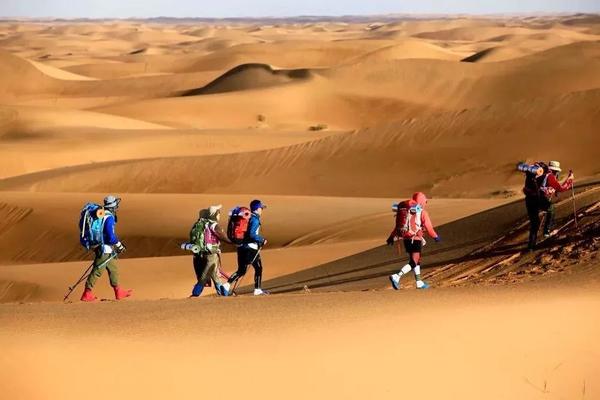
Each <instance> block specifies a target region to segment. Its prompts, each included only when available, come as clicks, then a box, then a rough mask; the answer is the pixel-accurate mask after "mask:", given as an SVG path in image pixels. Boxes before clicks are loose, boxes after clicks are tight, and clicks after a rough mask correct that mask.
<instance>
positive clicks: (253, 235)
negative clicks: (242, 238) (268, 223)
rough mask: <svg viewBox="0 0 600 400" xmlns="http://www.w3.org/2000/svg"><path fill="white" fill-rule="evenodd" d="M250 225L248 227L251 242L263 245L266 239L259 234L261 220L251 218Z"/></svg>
mask: <svg viewBox="0 0 600 400" xmlns="http://www.w3.org/2000/svg"><path fill="white" fill-rule="evenodd" d="M249 225H250V226H248V237H249V238H250V242H251V243H254V242H256V243H258V244H260V245H262V244H263V243H264V242H265V238H264V237H262V236H260V235H259V233H258V229H259V228H260V221H259V219H258V218H256V217H254V216H253V217H252V218H250V222H249Z"/></svg>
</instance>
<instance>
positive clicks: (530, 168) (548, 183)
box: [517, 161, 574, 251]
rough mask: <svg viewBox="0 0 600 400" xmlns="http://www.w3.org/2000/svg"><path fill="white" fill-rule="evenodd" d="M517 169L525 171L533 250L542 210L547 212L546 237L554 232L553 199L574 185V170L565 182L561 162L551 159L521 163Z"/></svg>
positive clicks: (545, 220) (530, 237)
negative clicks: (562, 179)
mask: <svg viewBox="0 0 600 400" xmlns="http://www.w3.org/2000/svg"><path fill="white" fill-rule="evenodd" d="M517 169H518V170H519V171H521V172H524V173H525V186H524V187H523V193H524V194H525V207H526V208H527V215H528V217H529V222H530V228H529V241H528V244H527V248H528V249H529V250H530V251H531V250H534V249H535V246H536V243H537V235H538V230H539V228H540V225H541V219H540V212H544V213H545V217H544V218H545V219H544V227H543V229H544V230H543V232H544V237H545V238H548V237H550V235H551V234H552V225H553V223H554V205H553V204H552V200H553V199H554V197H556V196H557V195H558V193H560V192H565V191H567V190H569V189H571V188H572V187H573V180H574V175H573V171H569V175H568V176H567V179H565V181H564V182H563V183H560V182H559V180H558V179H559V177H560V173H561V172H562V168H561V166H560V162H558V161H550V162H548V164H546V163H544V162H536V163H534V164H527V163H519V164H518V165H517Z"/></svg>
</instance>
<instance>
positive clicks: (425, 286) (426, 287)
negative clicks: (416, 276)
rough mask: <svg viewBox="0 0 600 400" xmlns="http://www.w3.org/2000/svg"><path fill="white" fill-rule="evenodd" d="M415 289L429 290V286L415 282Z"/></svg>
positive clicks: (421, 282)
mask: <svg viewBox="0 0 600 400" xmlns="http://www.w3.org/2000/svg"><path fill="white" fill-rule="evenodd" d="M417 289H429V285H428V284H427V282H424V281H417Z"/></svg>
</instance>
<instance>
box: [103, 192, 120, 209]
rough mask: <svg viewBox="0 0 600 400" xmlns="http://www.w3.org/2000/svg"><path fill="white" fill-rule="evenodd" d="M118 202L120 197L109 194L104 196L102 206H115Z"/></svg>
mask: <svg viewBox="0 0 600 400" xmlns="http://www.w3.org/2000/svg"><path fill="white" fill-rule="evenodd" d="M120 202H121V198H119V197H116V196H113V195H112V194H110V195H108V196H106V197H105V198H104V208H117V207H118V206H119V203H120Z"/></svg>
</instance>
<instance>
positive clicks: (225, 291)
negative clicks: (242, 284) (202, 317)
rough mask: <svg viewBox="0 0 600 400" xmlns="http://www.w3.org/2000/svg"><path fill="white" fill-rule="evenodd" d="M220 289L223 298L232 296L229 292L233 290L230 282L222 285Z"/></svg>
mask: <svg viewBox="0 0 600 400" xmlns="http://www.w3.org/2000/svg"><path fill="white" fill-rule="evenodd" d="M219 289H220V294H221V296H224V297H227V296H229V295H230V294H231V292H230V291H229V289H231V284H230V283H229V282H225V283H224V284H222V285H221V287H220V288H219Z"/></svg>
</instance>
